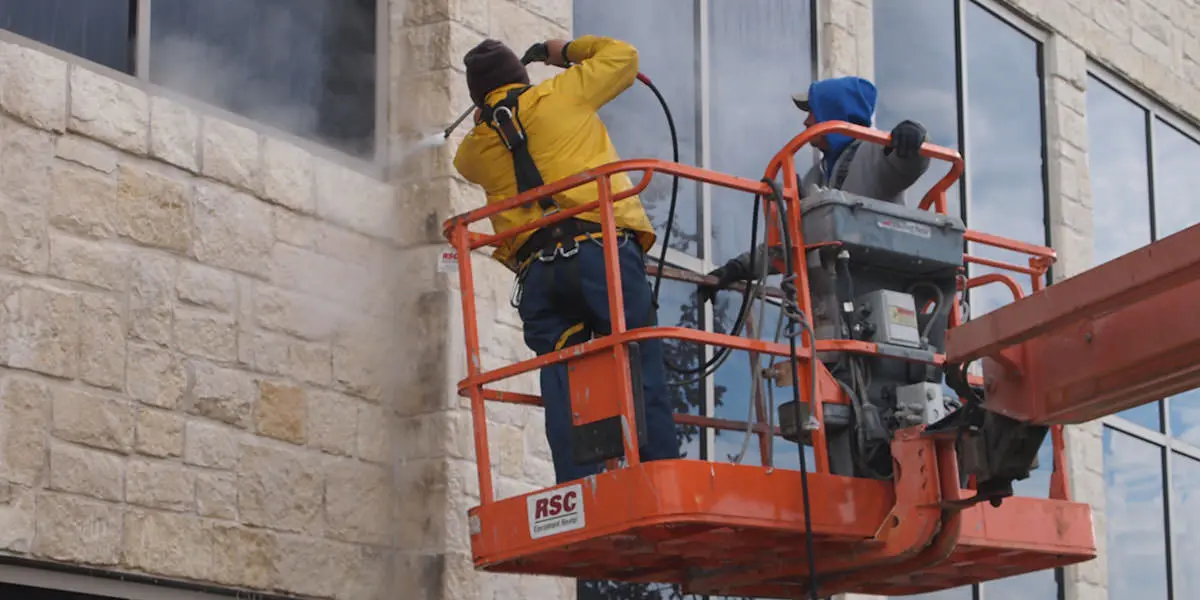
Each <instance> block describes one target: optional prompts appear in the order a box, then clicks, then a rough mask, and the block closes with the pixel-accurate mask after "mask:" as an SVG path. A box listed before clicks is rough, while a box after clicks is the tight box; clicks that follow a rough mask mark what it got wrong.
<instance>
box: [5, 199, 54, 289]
mask: <svg viewBox="0 0 1200 600" xmlns="http://www.w3.org/2000/svg"><path fill="white" fill-rule="evenodd" d="M49 260H50V252H49V243H48V241H47V232H46V217H45V214H44V212H43V211H42V210H41V209H39V208H38V207H36V206H30V205H28V204H23V203H18V202H14V201H12V200H9V199H8V198H6V197H5V196H4V195H3V193H0V266H2V267H6V268H9V269H12V270H15V271H22V272H25V273H45V272H46V268H47V265H48V263H49Z"/></svg>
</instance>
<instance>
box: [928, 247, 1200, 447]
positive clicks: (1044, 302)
mask: <svg viewBox="0 0 1200 600" xmlns="http://www.w3.org/2000/svg"><path fill="white" fill-rule="evenodd" d="M1197 298H1200V225H1196V226H1193V227H1190V228H1188V229H1185V230H1183V231H1180V232H1178V233H1175V234H1174V235H1171V236H1169V237H1167V238H1164V239H1162V240H1160V241H1158V242H1155V243H1153V244H1150V245H1149V246H1146V247H1144V248H1141V249H1138V250H1135V251H1133V252H1130V253H1129V254H1126V255H1124V256H1121V257H1119V258H1117V259H1115V260H1112V261H1110V262H1107V263H1104V264H1102V265H1100V266H1098V267H1095V268H1093V269H1091V270H1088V271H1085V272H1083V273H1081V274H1079V275H1076V276H1075V277H1072V278H1070V279H1067V280H1065V281H1063V282H1062V283H1060V284H1056V285H1053V286H1049V287H1047V288H1046V289H1044V290H1042V291H1040V292H1038V293H1036V294H1033V295H1032V296H1029V297H1027V298H1023V299H1021V300H1017V301H1015V302H1013V303H1012V304H1010V305H1007V306H1004V307H1002V308H1000V309H997V310H996V311H994V312H991V313H989V314H987V315H984V316H981V317H979V318H977V319H972V320H970V321H968V322H966V323H963V324H962V325H960V326H958V327H955V328H952V329H951V330H950V331H949V332H948V334H947V350H946V356H947V362H948V363H960V364H961V363H969V362H971V361H974V360H976V359H983V370H984V382H985V383H984V389H985V400H984V403H983V407H984V408H986V409H988V410H990V411H992V412H995V413H999V414H1002V415H1005V416H1007V417H1009V418H1012V419H1015V420H1016V421H1020V422H1022V423H1026V424H1030V425H1051V424H1070V423H1082V422H1085V421H1089V420H1092V419H1096V418H1098V417H1103V416H1105V415H1111V414H1114V413H1117V412H1120V411H1122V410H1126V409H1128V408H1132V407H1135V406H1139V405H1142V404H1146V403H1148V402H1153V401H1155V400H1158V399H1160V398H1162V397H1164V396H1169V395H1171V394H1177V393H1180V392H1183V391H1186V390H1188V389H1191V388H1194V387H1200V319H1198V318H1197V309H1196V305H1197Z"/></svg>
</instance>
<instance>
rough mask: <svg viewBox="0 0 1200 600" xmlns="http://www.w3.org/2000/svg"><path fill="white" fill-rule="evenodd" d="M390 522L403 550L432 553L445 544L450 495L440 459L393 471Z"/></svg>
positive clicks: (408, 464) (444, 463)
mask: <svg viewBox="0 0 1200 600" xmlns="http://www.w3.org/2000/svg"><path fill="white" fill-rule="evenodd" d="M394 487H395V490H396V499H395V502H393V503H392V509H393V512H392V515H391V516H392V522H393V523H394V527H395V530H396V531H397V533H398V534H399V535H400V536H402V540H406V541H405V542H404V544H403V545H404V546H405V547H407V548H411V549H413V550H428V551H435V550H438V549H441V548H444V547H445V544H446V522H447V520H446V512H447V507H448V506H449V504H450V501H449V499H450V498H451V497H452V496H453V494H452V493H451V492H450V491H449V485H448V482H447V465H446V461H445V460H443V459H424V460H412V461H407V462H405V463H404V465H403V467H401V468H399V469H397V470H396V474H395V483H394Z"/></svg>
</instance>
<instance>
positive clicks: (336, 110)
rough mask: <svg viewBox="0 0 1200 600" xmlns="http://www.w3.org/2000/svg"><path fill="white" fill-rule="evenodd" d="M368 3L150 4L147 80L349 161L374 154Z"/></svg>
mask: <svg viewBox="0 0 1200 600" xmlns="http://www.w3.org/2000/svg"><path fill="white" fill-rule="evenodd" d="M375 6H376V2H375V0H253V1H249V0H205V2H190V1H187V0H155V2H153V3H151V7H152V8H151V14H150V38H151V41H150V80H151V81H152V82H154V83H156V84H158V85H162V86H164V87H167V88H170V89H172V90H175V91H178V92H181V93H184V94H186V95H188V96H191V97H193V98H196V99H198V100H201V101H204V102H206V103H209V104H212V105H214V106H217V107H220V108H223V109H226V110H228V111H230V112H233V113H236V114H239V115H242V116H245V117H248V118H250V119H253V120H255V121H258V122H261V123H265V124H267V125H271V126H273V127H276V128H279V129H282V130H284V131H287V132H289V133H292V134H294V135H297V136H300V137H303V138H308V139H312V140H315V141H319V142H321V143H323V144H326V145H330V146H333V147H335V148H338V149H341V150H344V151H347V152H349V153H352V154H363V153H369V152H370V151H371V150H372V149H373V147H374V139H373V131H374V124H375V110H374V106H375V102H374V101H375V85H376V83H375V64H376V62H375V56H374V55H375V22H374V19H372V18H371V15H372V13H373V12H374V9H375Z"/></svg>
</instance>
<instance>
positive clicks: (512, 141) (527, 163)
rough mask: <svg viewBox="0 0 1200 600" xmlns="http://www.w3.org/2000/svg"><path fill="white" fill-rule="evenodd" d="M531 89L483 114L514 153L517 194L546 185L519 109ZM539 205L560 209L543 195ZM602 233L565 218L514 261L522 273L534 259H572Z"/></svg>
mask: <svg viewBox="0 0 1200 600" xmlns="http://www.w3.org/2000/svg"><path fill="white" fill-rule="evenodd" d="M531 87H532V86H528V85H527V86H523V87H519V88H514V89H512V90H509V91H508V93H507V94H505V95H504V98H503V99H501V100H500V101H499V102H497V103H495V104H492V105H488V106H486V107H484V109H483V111H482V112H481V114H480V117H481V118H482V120H483V122H484V123H485V124H487V126H488V127H489V128H491V129H492V131H495V132H496V135H498V136H499V137H500V142H501V143H503V144H504V147H505V149H507V150H508V151H509V153H510V154H512V160H513V173H514V175H516V179H517V193H518V194H521V193H524V192H527V191H529V190H532V189H535V188H538V187H541V186H542V185H543V184H544V183H545V181H544V180H543V179H542V173H541V171H539V170H538V167H537V163H535V162H534V160H533V155H532V154H530V152H529V138H528V136H527V135H526V133H525V126H524V125H523V124H522V123H521V116H520V110H519V107H518V105H519V100H520V97H521V94H523V93H525V92H526V91H528V90H529V89H530V88H531ZM536 202H537V203H538V206H540V207H541V209H542V215H543V216H545V215H550V214H554V213H556V212H558V210H559V206H558V204H557V203H556V202H555V201H554V199H553V197H550V196H544V197H541V198H538V199H537V201H536ZM600 232H601V226H600V224H598V223H593V222H591V221H584V220H582V219H566V220H563V221H559V222H558V223H555V224H554V225H550V226H548V227H543V228H541V229H539V230H537V231H535V232H534V233H533V235H531V236H529V239H528V240H526V241H525V243H524V244H523V245H522V246H521V247H520V248H519V249H518V250H517V252H516V255H515V257H514V258H515V261H516V264H517V265H518V269H517V270H518V273H520V272H523V271H524V270H525V267H526V266H527V265H528V263H530V262H532V259H533V258H534V257H535V256H536V258H537V259H538V260H540V261H542V262H550V261H553V260H554V259H555V258H556V257H558V256H561V257H563V258H567V257H570V256H573V255H575V254H576V253H577V252H579V242H580V241H583V240H586V239H588V238H592V239H595V238H594V237H593V236H595V235H597V234H599V233H600ZM515 297H516V296H515V295H514V298H515Z"/></svg>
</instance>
